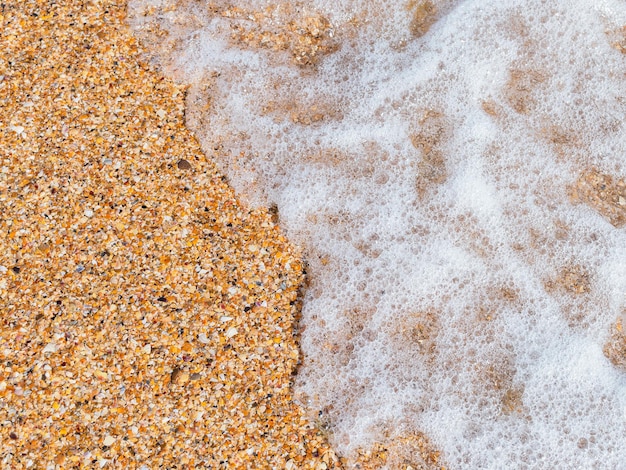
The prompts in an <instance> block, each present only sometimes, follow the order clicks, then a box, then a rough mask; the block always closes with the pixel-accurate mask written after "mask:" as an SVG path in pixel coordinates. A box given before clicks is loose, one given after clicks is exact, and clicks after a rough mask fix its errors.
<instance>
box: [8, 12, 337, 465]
mask: <svg viewBox="0 0 626 470" xmlns="http://www.w3.org/2000/svg"><path fill="white" fill-rule="evenodd" d="M125 8H126V7H125V1H121V0H119V1H115V0H103V1H97V0H94V1H86V0H84V1H78V0H76V1H70V0H68V1H63V2H55V1H52V0H50V1H41V0H40V1H23V0H19V1H18V0H10V1H7V2H3V3H2V4H1V5H0V31H1V32H0V156H1V159H2V161H1V163H0V214H1V217H0V310H1V316H0V319H1V322H2V327H1V328H0V462H1V464H0V466H2V468H7V469H9V468H11V469H19V468H123V469H131V468H146V469H148V468H169V469H174V468H287V469H289V468H316V469H323V468H334V467H336V466H338V465H339V464H338V459H337V457H336V456H335V454H334V453H333V451H332V450H331V449H330V448H329V446H328V444H327V442H326V439H325V436H324V435H323V433H322V432H321V431H320V430H318V429H317V428H316V427H315V426H314V425H313V424H312V423H311V422H310V421H309V420H308V419H307V418H306V417H305V415H304V412H303V411H302V409H301V408H299V407H298V406H297V405H295V404H294V402H293V401H292V391H291V383H292V380H293V374H294V371H295V368H296V366H297V363H298V360H299V351H298V345H297V337H296V336H295V333H294V332H295V329H294V325H295V324H296V322H297V315H298V311H299V304H298V290H299V288H300V285H301V281H302V277H303V265H302V261H301V259H300V257H299V253H298V251H297V250H296V249H295V248H294V246H292V245H290V244H289V243H288V241H287V240H286V239H285V238H284V236H283V235H282V234H281V232H280V230H279V229H278V228H277V226H276V224H275V221H273V220H272V215H271V214H270V213H268V212H267V211H265V210H254V211H252V210H249V209H246V208H245V207H244V206H242V204H240V203H239V202H238V200H237V198H236V197H235V195H234V193H233V191H232V189H231V188H230V187H229V186H228V184H227V181H226V179H225V178H224V177H223V176H222V175H220V174H219V173H218V171H217V170H216V168H215V166H214V164H213V163H212V162H211V161H209V159H207V157H205V155H204V154H203V153H202V152H201V150H200V148H199V146H198V144H197V142H196V139H195V137H194V136H193V135H192V134H191V133H190V132H189V131H188V130H187V129H186V128H185V126H184V96H185V89H184V88H182V87H177V86H175V85H174V84H173V83H172V82H171V81H169V80H167V79H165V78H163V77H162V76H159V75H158V74H157V73H155V72H154V71H153V70H152V69H151V68H150V67H149V66H148V65H147V64H146V63H145V62H144V61H142V59H141V57H142V56H141V53H142V51H141V50H140V45H139V44H138V43H137V42H136V41H135V40H134V39H133V38H132V35H131V33H130V31H129V29H128V27H127V26H126V24H125V14H126V11H125Z"/></svg>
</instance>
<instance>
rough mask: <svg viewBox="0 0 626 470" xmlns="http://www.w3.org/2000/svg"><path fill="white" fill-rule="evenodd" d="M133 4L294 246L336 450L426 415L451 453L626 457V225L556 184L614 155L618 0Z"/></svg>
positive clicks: (236, 179) (510, 458) (612, 161)
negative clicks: (621, 341)
mask: <svg viewBox="0 0 626 470" xmlns="http://www.w3.org/2000/svg"><path fill="white" fill-rule="evenodd" d="M129 22H130V24H131V26H132V28H133V29H134V30H135V32H136V34H137V35H138V36H139V37H140V38H141V39H142V40H143V41H144V42H145V44H146V45H147V46H148V48H149V51H150V53H151V55H152V58H153V60H154V61H155V63H156V64H157V65H158V66H160V67H161V68H162V70H163V71H164V72H165V73H166V74H167V75H169V76H171V77H173V78H174V79H175V80H177V81H179V82H181V83H185V84H188V85H189V90H188V96H187V120H188V125H189V126H190V127H191V129H192V130H194V131H195V132H196V134H197V135H198V137H199V139H200V141H201V143H202V145H203V147H204V149H205V151H206V152H207V154H208V155H210V156H215V158H217V160H218V163H219V165H220V167H221V168H222V170H223V171H224V172H225V173H226V174H227V175H228V177H229V179H230V181H231V183H232V184H233V186H234V187H235V189H236V190H237V191H238V192H239V193H240V195H241V196H242V198H244V199H245V200H246V201H248V203H249V204H251V205H267V206H269V205H276V207H277V208H278V212H279V214H280V223H281V225H282V227H283V229H284V230H285V231H286V233H287V234H288V236H289V237H291V239H292V240H293V241H294V242H296V243H298V244H300V245H301V246H302V247H303V248H304V251H305V255H306V258H307V262H308V277H309V286H308V288H307V290H306V293H305V297H304V305H303V320H302V327H303V332H302V338H301V341H302V351H303V355H304V357H303V364H302V367H301V368H300V370H299V372H298V376H297V380H296V392H297V394H298V397H299V399H300V401H301V402H302V404H303V405H304V406H305V407H307V408H308V409H309V410H310V411H311V413H312V414H314V415H315V416H316V417H319V419H322V420H323V422H324V423H325V426H326V427H327V429H328V431H329V436H330V439H331V442H332V444H333V445H334V447H335V448H336V449H337V451H338V452H339V453H340V454H341V455H344V456H346V457H347V458H348V459H349V460H350V459H351V461H353V462H354V461H355V459H356V458H357V455H358V453H359V452H362V451H363V450H367V449H371V448H372V446H373V445H374V444H375V443H384V444H385V445H390V446H391V445H392V443H393V442H394V441H395V442H400V441H402V439H404V438H406V437H407V436H411V435H418V433H423V435H425V436H427V438H428V439H429V440H430V442H431V443H432V445H433V446H434V447H435V448H437V449H439V450H440V451H441V453H442V454H441V459H442V462H445V464H446V465H447V466H448V467H449V468H453V469H455V468H456V469H461V468H464V469H475V468H492V469H502V468H533V469H537V468H546V469H547V468H563V469H573V468H603V469H619V468H625V465H626V463H625V462H626V445H625V443H626V373H625V372H624V371H622V370H620V369H618V368H616V367H615V366H614V365H613V364H612V363H611V362H610V361H609V360H608V359H607V358H606V357H605V355H604V354H603V348H604V347H605V344H606V343H607V341H608V340H609V332H610V330H611V327H612V325H614V324H615V323H616V321H618V320H619V318H620V316H621V315H623V312H624V309H625V307H626V231H625V230H626V229H624V228H620V227H619V226H618V225H613V224H611V223H610V222H611V221H610V220H609V219H607V218H606V217H604V216H603V215H602V214H601V213H600V212H599V211H598V210H597V208H594V207H593V206H592V205H589V204H582V203H579V202H576V201H574V200H572V197H571V191H572V187H575V186H576V184H577V182H578V181H579V179H580V177H581V175H584V174H585V173H586V172H589V171H597V172H598V173H601V174H608V175H612V176H613V177H614V179H615V180H616V181H617V180H619V179H620V178H624V177H625V176H626V166H625V158H626V129H625V124H624V122H625V119H624V118H625V116H626V113H625V111H626V98H624V97H626V55H625V54H623V53H622V52H623V51H620V49H619V47H616V43H619V41H623V40H624V39H625V38H624V32H625V30H624V29H623V26H624V25H625V24H626V3H624V2H623V1H618V0H597V1H590V0H568V1H565V0H562V1H559V0H554V1H546V0H523V1H521V0H497V1H495V0H494V1H491V0H480V1H479V0H464V1H462V0H445V1H438V2H437V1H432V2H430V1H412V2H402V1H378V0H334V1H327V0H312V1H308V2H297V1H293V2H281V1H274V2H267V1H261V0H254V1H251V0H249V1H243V0H233V1H231V2H224V1H221V0H217V1H213V2H203V1H194V0H186V1H176V0H131V1H130V2H129ZM403 458H404V459H405V460H404V461H405V462H407V461H415V462H419V456H418V455H414V456H408V457H407V456H406V455H405V456H404V457H403ZM407 459H408V460H407ZM411 459H414V460H411ZM390 462H391V461H390ZM388 465H390V466H393V465H394V464H393V462H391V463H388Z"/></svg>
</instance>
